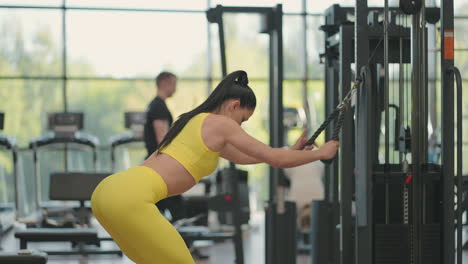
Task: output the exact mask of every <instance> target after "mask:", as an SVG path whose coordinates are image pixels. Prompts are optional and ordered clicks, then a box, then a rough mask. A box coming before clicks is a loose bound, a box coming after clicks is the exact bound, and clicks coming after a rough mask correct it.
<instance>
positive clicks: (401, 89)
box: [396, 15, 406, 162]
mask: <svg viewBox="0 0 468 264" xmlns="http://www.w3.org/2000/svg"><path fill="white" fill-rule="evenodd" d="M402 16H403V15H402ZM400 26H401V27H403V23H402V25H400ZM403 30H405V29H403ZM403 45H404V41H403V36H401V37H400V60H399V61H400V63H399V66H400V67H399V70H398V73H399V78H398V79H399V84H398V107H399V108H400V116H399V118H400V123H399V124H398V125H399V127H398V131H400V129H401V127H402V126H404V120H405V103H404V92H405V90H404V89H405V88H404V87H405V86H404V85H405V83H404V82H405V80H404V78H405V77H404V71H405V68H404V62H403ZM396 144H398V143H396ZM405 159H406V157H405ZM399 160H400V162H403V154H402V153H401V152H400V159H399Z"/></svg>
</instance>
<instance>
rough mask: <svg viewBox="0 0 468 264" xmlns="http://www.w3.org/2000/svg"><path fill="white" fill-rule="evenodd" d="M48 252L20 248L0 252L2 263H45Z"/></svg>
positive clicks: (0, 263) (0, 261)
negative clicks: (18, 249)
mask: <svg viewBox="0 0 468 264" xmlns="http://www.w3.org/2000/svg"><path fill="white" fill-rule="evenodd" d="M45 263H47V254H46V253H44V252H39V251H30V250H20V251H13V252H0V264H45Z"/></svg>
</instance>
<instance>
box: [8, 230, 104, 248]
mask: <svg viewBox="0 0 468 264" xmlns="http://www.w3.org/2000/svg"><path fill="white" fill-rule="evenodd" d="M15 237H16V238H19V239H20V248H21V249H26V248H27V243H28V242H45V241H47V242H57V241H68V242H76V243H78V242H85V243H93V244H96V245H99V238H98V234H97V230H96V229H94V228H28V229H25V230H19V231H16V232H15Z"/></svg>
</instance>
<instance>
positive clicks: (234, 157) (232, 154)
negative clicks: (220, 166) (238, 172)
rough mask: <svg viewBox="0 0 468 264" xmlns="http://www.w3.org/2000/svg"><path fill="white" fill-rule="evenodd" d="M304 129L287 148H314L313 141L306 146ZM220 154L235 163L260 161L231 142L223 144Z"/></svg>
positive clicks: (255, 162) (256, 162)
mask: <svg viewBox="0 0 468 264" xmlns="http://www.w3.org/2000/svg"><path fill="white" fill-rule="evenodd" d="M306 135H307V134H306V131H304V132H303V133H302V135H301V136H300V137H299V138H298V139H297V141H296V143H295V144H294V145H292V146H291V147H289V149H293V150H303V149H305V150H311V149H313V148H314V146H317V145H315V143H314V144H313V145H310V146H306V145H305V144H306V142H307V138H306ZM220 156H221V157H222V158H225V159H227V160H230V161H232V162H234V163H236V164H258V163H261V161H260V160H258V159H256V158H254V157H251V156H249V155H247V154H245V153H243V152H241V151H239V150H238V149H237V148H236V147H234V146H233V145H231V144H229V143H228V144H226V146H224V148H223V150H222V151H221V152H220Z"/></svg>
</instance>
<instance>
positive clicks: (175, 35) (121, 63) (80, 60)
mask: <svg viewBox="0 0 468 264" xmlns="http://www.w3.org/2000/svg"><path fill="white" fill-rule="evenodd" d="M98 21H99V22H98ZM67 46H68V49H67V51H68V59H69V62H70V64H69V65H70V67H69V69H68V74H69V75H70V76H73V77H77V76H79V77H94V76H99V77H113V78H122V77H133V78H145V77H146V78H147V77H153V76H155V75H156V74H157V73H158V72H160V71H162V70H170V71H173V72H174V73H176V74H178V75H181V76H183V77H198V78H201V77H204V76H206V59H205V57H206V47H207V33H206V18H205V14H204V13H195V14H193V13H160V12H158V13H151V12H106V11H82V10H73V11H70V12H68V13H67Z"/></svg>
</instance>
